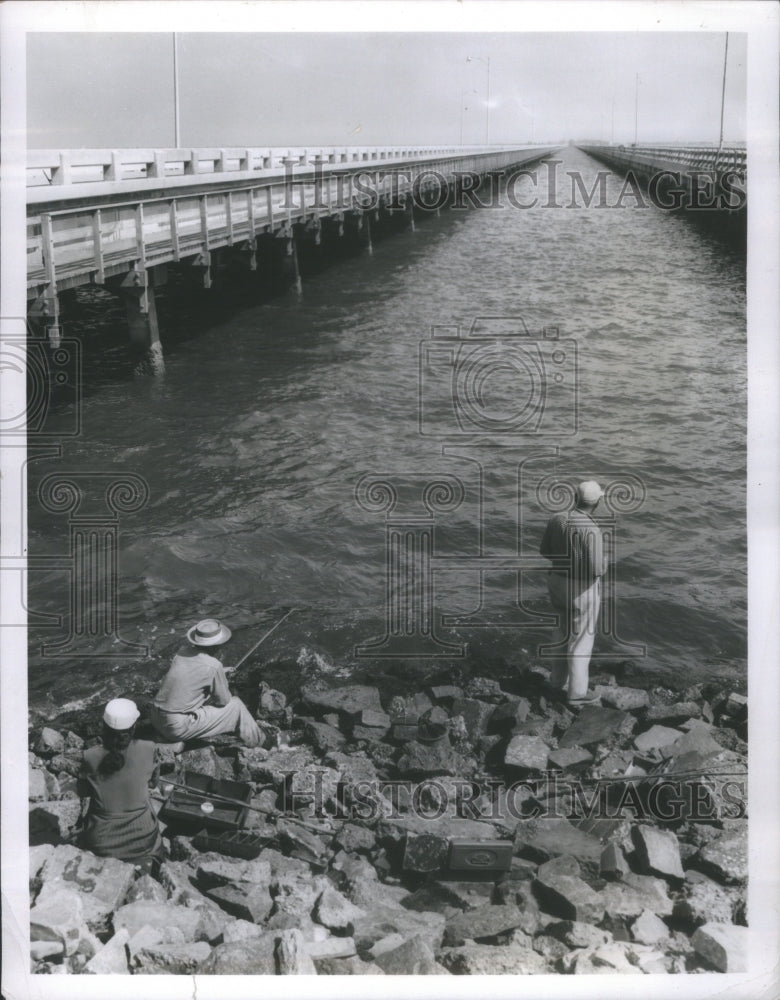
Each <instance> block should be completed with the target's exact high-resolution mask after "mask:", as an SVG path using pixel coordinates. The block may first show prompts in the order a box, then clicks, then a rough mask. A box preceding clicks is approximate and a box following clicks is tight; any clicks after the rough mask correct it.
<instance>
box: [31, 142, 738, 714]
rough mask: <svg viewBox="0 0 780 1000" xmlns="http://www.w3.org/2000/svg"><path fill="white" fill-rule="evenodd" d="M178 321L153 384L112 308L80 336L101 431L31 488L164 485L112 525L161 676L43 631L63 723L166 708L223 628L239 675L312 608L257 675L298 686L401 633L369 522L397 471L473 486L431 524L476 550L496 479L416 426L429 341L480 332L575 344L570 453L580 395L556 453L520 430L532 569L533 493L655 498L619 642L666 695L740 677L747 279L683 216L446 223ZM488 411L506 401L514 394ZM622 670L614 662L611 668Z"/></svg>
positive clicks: (45, 686)
mask: <svg viewBox="0 0 780 1000" xmlns="http://www.w3.org/2000/svg"><path fill="white" fill-rule="evenodd" d="M561 158H562V159H563V160H564V163H563V165H562V167H561V168H560V171H559V178H560V181H559V183H560V184H561V185H562V186H563V187H562V191H561V200H563V201H564V202H566V201H568V197H567V195H568V186H569V182H568V179H567V178H566V175H565V171H566V170H574V169H581V170H582V172H583V174H584V178H585V182H586V184H587V186H588V188H590V186H591V183H592V180H593V177H594V176H595V172H596V170H597V169H599V168H598V166H597V165H596V164H595V162H594V161H592V160H591V159H589V158H588V157H586V156H585V155H584V154H582V153H579V152H577V151H572V150H567V151H566V152H565V153H564V154H563V155H562V157H561ZM615 183H618V182H617V181H615ZM162 311H163V329H162V336H163V342H164V345H165V348H166V361H167V372H166V375H165V377H164V379H161V380H154V379H137V378H132V377H130V376H129V373H128V359H127V355H126V349H125V345H124V337H123V335H122V334H121V332H119V324H118V320H117V317H118V315H119V314H118V313H117V312H116V309H114V311H113V312H110V313H109V314H106V313H105V311H104V310H103V308H102V306H101V307H100V308H97V307H96V306H95V307H91V306H89V305H85V306H84V307H83V309H82V313H81V316H80V320H79V321H78V323H76V324H72V325H71V327H70V329H69V333H71V334H74V335H78V336H82V337H84V340H85V345H86V353H87V371H86V391H85V399H84V404H83V424H84V432H83V434H82V435H81V436H80V437H79V438H77V439H75V440H73V441H71V442H70V443H67V444H66V445H65V447H64V453H63V458H62V459H61V460H60V461H59V462H53V461H49V460H38V461H36V462H34V463H32V465H31V467H30V484H31V490H32V491H34V490H35V489H37V485H38V483H39V481H40V480H41V478H42V477H43V476H44V475H46V474H48V473H50V472H63V471H66V470H67V471H91V472H96V471H100V472H117V473H119V472H133V473H137V474H139V475H141V476H142V477H144V479H145V480H146V481H147V482H148V484H149V490H150V499H149V502H148V503H147V505H146V506H145V507H144V508H143V509H142V510H141V511H139V512H137V513H134V514H126V515H123V516H122V518H121V521H120V564H121V566H120V568H121V577H120V590H119V618H120V627H119V631H120V633H121V636H122V638H123V639H124V640H127V641H132V642H140V643H144V644H145V645H146V646H147V647H148V651H149V655H148V656H147V657H142V656H136V657H130V658H128V659H123V660H122V659H110V658H106V657H105V656H102V657H97V658H92V659H90V658H86V657H84V656H83V655H78V656H73V657H71V658H68V659H64V658H62V657H56V656H55V657H41V656H40V653H39V648H40V643H41V641H50V642H51V641H53V640H55V639H56V638H58V637H61V636H62V634H63V633H62V632H61V631H58V630H56V629H55V630H52V631H48V630H47V631H44V630H42V629H33V630H32V634H31V639H32V651H31V658H30V669H29V684H30V704H31V707H32V708H34V709H37V710H40V711H41V712H43V713H46V714H49V715H52V714H55V713H56V712H57V711H59V710H61V709H62V708H63V706H70V705H74V704H77V703H80V701H81V700H83V699H88V700H89V699H94V700H102V699H104V698H105V697H108V696H110V695H116V694H144V693H148V692H150V691H152V690H154V687H155V685H156V683H157V680H158V678H159V676H160V674H161V672H162V670H163V669H164V665H165V661H166V658H167V655H168V652H169V649H170V646H171V644H172V643H173V642H174V641H175V640H176V637H177V635H179V634H180V633H181V632H182V630H183V629H184V628H185V627H187V626H188V625H190V624H192V623H193V622H194V621H196V620H197V619H198V618H200V617H204V616H206V615H216V616H224V617H225V618H226V619H227V620H228V621H229V622H230V624H231V625H232V626H233V627H234V630H235V641H234V644H233V645H234V649H232V650H231V651H230V655H229V656H226V660H228V661H231V659H232V662H235V661H236V660H237V659H238V658H239V656H240V655H241V654H242V653H243V652H244V651H246V650H247V649H249V648H250V647H251V645H252V644H253V643H254V642H255V641H257V639H258V638H259V637H260V636H261V635H262V634H263V631H264V629H265V628H269V627H270V626H272V625H273V624H274V622H276V621H278V619H279V618H281V616H282V614H283V613H284V611H285V610H286V609H288V608H291V607H292V608H295V609H296V611H295V612H294V613H293V614H292V615H290V616H289V617H288V618H287V619H286V620H285V622H284V623H283V624H282V625H281V626H280V627H279V628H278V629H277V631H276V632H275V633H274V635H273V636H272V637H271V638H270V639H269V640H268V641H267V642H266V643H264V644H263V646H261V648H260V650H259V652H258V654H257V656H256V657H254V658H253V659H252V660H250V661H249V663H250V664H253V665H254V667H255V668H262V670H264V671H267V672H268V675H269V676H274V677H275V678H276V679H277V680H280V682H283V681H284V680H285V678H286V679H287V680H288V681H289V680H290V678H291V677H292V675H294V674H296V673H298V674H300V673H301V671H303V672H304V673H305V672H306V671H307V670H312V669H314V670H316V669H321V668H322V667H323V666H324V667H325V668H330V669H335V670H338V671H339V672H340V675H341V676H347V675H348V674H349V673H350V671H351V670H352V669H353V667H354V666H355V664H354V661H353V660H352V656H351V650H352V647H353V646H354V644H355V643H361V642H365V641H368V640H370V639H372V638H375V637H377V636H378V635H380V634H381V633H382V631H383V625H382V621H383V615H384V588H385V582H384V580H385V578H384V573H385V569H384V530H385V527H384V521H383V517H382V515H377V514H371V513H368V512H366V511H365V510H363V509H362V508H361V507H360V506H359V505H358V504H357V503H356V500H355V487H356V484H357V482H358V480H359V479H360V478H361V477H362V476H363V475H364V474H365V473H370V472H375V473H381V474H384V473H388V474H389V473H392V474H393V475H394V476H395V478H396V480H398V481H401V482H405V483H411V484H412V485H413V486H414V488H415V489H418V488H419V484H420V482H422V480H423V479H425V477H428V478H430V477H431V476H432V475H433V474H434V473H443V474H450V475H457V476H459V477H460V478H461V480H462V481H463V483H464V486H465V488H466V496H465V499H464V502H463V504H462V505H461V507H460V508H459V509H458V510H457V511H454V512H453V513H451V514H449V515H441V517H439V518H438V520H437V536H436V545H437V553H438V554H441V555H444V556H448V557H453V558H457V557H462V556H468V555H471V556H473V555H476V554H477V552H478V542H477V535H476V527H475V526H476V522H477V517H478V507H477V502H476V500H477V498H476V487H477V480H476V475H475V474H476V470H477V466H476V465H475V464H474V463H473V462H470V461H468V460H466V459H464V458H463V457H457V456H455V455H443V454H442V448H441V441H440V440H438V439H436V438H435V437H425V436H422V435H421V434H420V433H419V428H418V345H419V342H420V341H421V340H423V339H425V338H427V337H429V336H430V330H431V327H432V325H433V324H447V325H451V324H461V325H462V326H464V327H465V328H467V329H468V328H469V327H470V325H471V322H472V320H473V319H474V317H475V316H490V315H492V316H516V315H521V316H522V317H523V318H524V319H525V321H526V323H527V324H528V327H529V328H530V329H531V330H533V331H535V330H538V329H540V328H541V327H542V326H550V325H557V326H559V327H560V329H561V334H560V336H561V337H562V338H572V339H575V340H576V341H577V342H578V349H579V362H580V373H579V388H580V400H581V428H580V431H579V433H577V434H575V435H568V434H565V433H560V434H558V433H557V429H558V428H562V429H563V430H565V429H566V421H567V412H568V410H567V406H568V400H567V398H566V397H565V396H563V395H561V396H560V397H559V399H560V401H559V403H558V404H557V405H558V409H557V410H556V409H555V406H553V402H554V401H552V400H551V401H550V410H549V413H550V415H551V419H552V418H554V420H555V423H554V424H553V425H552V426H553V428H554V431H555V432H554V433H552V434H550V435H547V436H542V437H529V436H527V437H526V438H525V439H523V441H521V446H520V447H519V448H518V449H517V451H516V453H515V454H516V456H519V457H515V459H514V461H515V464H516V463H517V461H519V460H520V458H521V457H526V458H527V457H528V455H529V454H530V452H531V451H532V450H533V449H534V448H541V451H542V453H543V454H542V457H540V458H539V459H537V460H535V461H533V462H531V463H530V464H529V465H527V466H525V467H524V492H523V497H522V503H521V513H522V531H521V532H520V536H521V537H520V543H521V545H522V547H523V551H524V552H534V551H535V550H536V548H537V547H538V542H539V539H540V537H541V533H542V530H543V527H544V521H545V518H546V516H547V515H546V514H545V512H544V511H543V509H542V508H541V507H540V505H539V503H538V501H537V498H536V494H535V483H536V480H537V479H538V478H540V477H544V476H548V475H550V474H553V473H555V474H558V475H560V476H561V477H562V478H568V479H572V480H574V481H576V480H577V479H578V478H582V477H584V476H588V477H591V476H593V477H595V478H597V479H599V480H601V481H603V482H607V481H609V480H610V479H611V478H614V477H616V476H619V475H621V474H628V475H630V476H632V477H634V479H635V480H638V481H640V482H641V483H642V484H643V485H644V489H645V491H646V497H645V500H644V503H643V504H642V506H641V507H640V509H639V510H637V511H635V512H633V513H627V514H625V515H620V516H619V517H618V524H617V536H618V565H617V581H616V588H615V594H616V599H617V609H618V611H617V615H618V629H619V633H620V636H621V638H622V639H623V640H630V641H634V642H639V643H643V644H645V645H646V647H647V655H646V657H644V658H640V659H639V660H637V662H638V663H639V664H640V668H641V669H643V670H646V671H647V673H648V676H652V677H653V678H655V679H657V680H659V681H664V682H666V681H674V682H676V683H689V682H690V683H693V682H695V681H697V680H703V679H709V678H711V677H713V676H721V677H724V679H725V678H728V679H729V682H730V683H733V682H735V681H737V680H738V679H740V678H742V677H743V676H744V665H745V651H746V614H747V610H746V548H745V408H746V350H745V347H746V344H745V281H744V258H741V257H740V256H739V255H737V254H736V253H734V252H733V251H732V250H730V249H729V248H728V247H727V246H725V245H723V244H722V243H720V242H718V241H717V240H716V239H715V238H714V237H712V236H710V235H708V234H707V233H706V232H704V231H702V230H701V229H699V228H698V227H696V226H694V225H692V224H691V223H690V222H689V221H686V220H684V219H680V218H677V217H674V216H672V215H669V214H667V213H663V212H660V211H658V210H656V209H644V210H642V209H634V210H632V209H630V208H628V209H624V210H616V209H594V208H591V209H587V210H586V209H584V208H581V209H574V210H567V209H559V210H551V209H545V208H541V207H539V208H537V209H533V210H528V211H519V210H516V209H511V208H506V209H501V210H489V209H483V210H471V211H467V212H449V213H445V214H443V215H442V216H441V217H440V218H430V219H427V220H426V221H425V222H424V223H422V224H421V225H419V226H418V228H417V231H416V232H415V233H409V232H407V233H405V234H399V235H394V236H391V237H389V238H388V239H385V240H381V241H377V242H375V246H374V255H373V257H367V256H365V255H363V256H360V257H355V258H352V259H345V260H341V261H339V262H337V263H335V264H334V265H333V266H332V267H330V268H328V269H326V270H324V271H321V272H320V273H318V274H316V275H314V276H312V277H310V278H309V279H307V280H306V281H305V286H304V297H303V300H302V301H300V302H298V301H297V300H296V299H295V297H294V296H293V295H283V296H277V297H274V298H272V299H266V300H265V301H258V300H257V299H256V300H255V301H254V302H253V301H251V299H249V300H247V301H245V302H241V303H239V304H238V305H236V306H235V307H234V308H232V309H227V310H224V309H222V308H221V307H220V308H214V309H212V311H211V312H210V313H209V312H206V313H204V306H203V304H202V302H201V300H200V299H195V300H193V301H192V303H191V304H190V305H187V304H182V303H181V301H179V303H178V304H177V307H176V311H175V312H174V313H170V314H166V313H165V309H164V306H163V307H162ZM569 374H570V372H569V371H568V370H567V376H568V375H569ZM502 378H503V379H504V384H503V386H502V384H501V381H502ZM486 391H487V392H488V393H493V397H492V402H493V403H495V405H496V406H497V407H498V408H500V407H504V408H506V407H510V408H511V406H512V395H511V394H512V392H513V391H514V383H511V382H507V381H506V376H505V375H503V376H502V375H499V376H497V377H496V378H495V379H493V381H492V383H491V384H490V385H489V386H488V387H487V389H486ZM488 402H490V400H489V401H488ZM61 410H62V412H58V413H57V414H56V419H57V420H61V421H62V422H63V425H64V423H65V422H66V421H67V419H68V418H69V414H68V412H67V410H68V408H67V406H65V405H64V404H62V407H61ZM439 416H440V417H441V414H439ZM439 426H442V425H440V424H438V423H435V424H434V429H436V428H437V427H439ZM497 440H503V439H501V438H497ZM554 445H557V448H558V454H557V456H555V455H553V454H552V452H551V446H554ZM481 461H482V463H483V466H484V470H485V488H486V503H485V511H484V518H485V537H484V545H485V547H484V549H483V552H484V553H485V554H501V553H504V554H511V553H512V551H513V549H514V547H515V545H516V543H517V536H518V529H517V526H516V525H517V506H518V502H517V476H516V471H515V470H514V469H513V467H512V466H511V465H507V464H506V463H505V464H503V465H502V464H501V458H500V454H499V453H498V452H497V451H496V450H495V449H492V450H491V449H485V450H484V451H483V453H482V455H481ZM526 476H527V479H526ZM415 484H417V485H415ZM526 487H527V488H526ZM416 496H417V495H416V494H415V496H414V497H412V496H411V494H409V495H407V493H404V494H403V496H402V503H406V502H407V501H408V503H409V506H406V507H404V508H403V513H407V512H412V507H413V506H414V505H415V504H416V505H417V506H416V509H415V510H414V511H413V512H414V513H415V514H423V513H424V512H425V511H424V508H423V507H422V505H421V504H419V500H418V499H416ZM31 497H32V499H31V502H30V513H29V521H30V551H31V553H33V554H58V555H62V554H64V553H65V552H66V551H67V544H68V542H67V525H66V518H65V517H63V516H55V515H51V514H44V513H43V512H42V511H41V509H40V507H39V505H38V504H37V502H36V500H35V494H34V492H31ZM400 512H401V509H400V507H399V513H400ZM448 567H449V568H447V569H446V570H445V571H443V572H441V573H438V574H437V577H436V582H437V590H438V604H439V606H440V608H441V609H442V610H444V611H446V612H448V613H454V614H461V615H463V614H468V613H470V612H473V611H474V609H475V608H476V607H477V605H478V596H477V593H478V591H477V587H478V581H479V577H478V574H477V573H476V571H475V570H474V568H473V566H472V568H468V567H465V566H463V565H461V566H456V565H455V564H454V563H450V564H448ZM514 586H515V583H514V578H513V577H512V575H511V574H504V575H501V574H496V575H495V576H493V577H490V578H487V579H486V587H487V588H488V590H489V592H490V596H491V598H492V599H494V600H495V602H496V603H497V604H500V605H501V606H502V608H503V610H500V614H501V615H502V620H503V621H504V622H510V621H511V620H512V618H513V616H514V617H515V618H516V617H517V609H516V608H515V609H514V611H513V609H512V602H513V599H514V590H513V588H514ZM523 603H524V605H525V606H526V607H527V608H529V609H531V610H536V611H543V610H545V609H546V607H547V604H546V597H545V586H544V574H543V573H542V572H540V571H535V572H529V573H524V574H523ZM30 605H31V607H33V608H34V609H35V610H36V611H45V612H49V613H58V614H61V613H63V612H66V611H67V586H66V580H65V577H64V575H63V573H62V572H60V571H55V570H52V571H48V572H36V573H33V574H31V576H30ZM456 633H457V634H456ZM441 635H442V637H443V638H445V639H448V640H451V641H452V640H454V639H459V641H461V642H463V643H466V644H467V647H468V649H467V656H466V661H465V662H466V664H467V666H468V668H469V669H474V670H477V671H478V670H479V668H480V665H481V666H482V667H483V668H485V667H486V665H489V664H492V665H495V664H496V663H499V664H504V665H508V667H509V668H511V665H512V664H516V663H518V662H521V661H523V662H527V661H528V660H529V659H530V661H533V660H534V659H535V657H536V652H535V651H536V646H537V644H538V642H539V641H540V638H542V639H544V638H546V633H545V632H541V633H539V632H536V631H533V630H530V629H527V628H514V629H512V628H507V627H498V626H496V625H494V627H492V628H481V629H474V628H471V629H470V628H467V627H462V628H459V629H457V630H456V631H455V632H453V631H452V630H449V631H448V630H446V629H443V630H442V632H441ZM116 649H117V647H115V646H114V647H111V645H110V643H109V644H108V649H106V648H104V649H102V650H101V652H107V651H113V652H116ZM611 649H613V650H614V643H610V642H609V641H601V642H599V643H598V644H597V654H598V653H599V652H601V653H602V654H605V653H609V652H610V650H611ZM313 663H314V664H315V666H314V667H312V664H313ZM317 664H319V667H317ZM329 665H330V666H329ZM442 665H443V668H444V670H445V671H446V670H447V669H448V661H446V660H445V661H442V664H440V666H442ZM359 666H360V667H361V669H362V670H363V671H364V673H365V672H367V673H368V674H369V675H372V674H373V675H376V676H379V674H382V675H383V676H386V677H387V676H391V675H392V674H393V672H394V671H395V672H396V674H403V671H404V669H405V666H404V664H403V663H401V662H396V661H392V660H373V661H361V663H360V664H359ZM407 666H408V665H407ZM436 666H437V663H436V661H429V662H428V663H427V666H426V669H427V670H433V669H435V668H436ZM724 682H725V680H724Z"/></svg>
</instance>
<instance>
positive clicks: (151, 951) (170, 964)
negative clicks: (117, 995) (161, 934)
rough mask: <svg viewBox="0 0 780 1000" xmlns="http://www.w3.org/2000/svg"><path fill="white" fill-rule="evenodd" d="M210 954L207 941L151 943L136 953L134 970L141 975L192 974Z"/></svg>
mask: <svg viewBox="0 0 780 1000" xmlns="http://www.w3.org/2000/svg"><path fill="white" fill-rule="evenodd" d="M210 954H211V946H210V945H208V944H207V943H206V942H205V941H197V942H188V943H185V944H159V945H151V946H149V947H147V948H141V949H140V950H138V951H136V952H135V953H134V955H133V971H134V972H136V973H140V974H141V975H153V974H159V973H165V974H167V975H171V976H191V975H194V974H195V973H196V972H197V971H198V969H199V967H200V965H201V963H202V962H204V961H205V960H206V959H207V958H208V957H209V955H210Z"/></svg>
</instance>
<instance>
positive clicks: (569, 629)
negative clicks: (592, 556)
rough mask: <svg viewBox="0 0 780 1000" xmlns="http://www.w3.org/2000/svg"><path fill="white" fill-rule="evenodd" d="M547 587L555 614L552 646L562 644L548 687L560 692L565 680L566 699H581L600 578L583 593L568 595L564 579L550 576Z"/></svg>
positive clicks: (585, 690)
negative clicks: (567, 693) (566, 685)
mask: <svg viewBox="0 0 780 1000" xmlns="http://www.w3.org/2000/svg"><path fill="white" fill-rule="evenodd" d="M547 587H548V590H549V592H550V601H551V603H552V606H553V608H554V609H555V610H556V611H557V612H558V624H557V626H556V627H555V628H554V629H553V642H554V643H555V644H556V645H557V644H558V643H560V644H561V645H563V644H564V643H565V644H566V656H565V657H563V656H561V657H559V658H557V659H556V660H555V662H554V664H553V668H552V672H551V676H550V683H551V684H552V685H553V687H560V688H562V687H563V686H564V685H565V684H566V682H567V679H568V686H569V688H568V692H569V698H584V697H585V695H586V694H587V693H588V668H589V666H590V655H591V653H592V652H593V641H594V639H595V638H596V625H597V623H598V620H599V609H600V607H601V578H600V577H596V579H595V580H594V581H593V583H592V584H591V585H590V587H588V588H587V590H583V591H581V592H580V593H579V594H577V595H572V594H570V593H569V579H568V577H567V576H564V575H563V574H562V573H552V572H551V573H549V574H548V576H547Z"/></svg>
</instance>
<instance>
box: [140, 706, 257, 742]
mask: <svg viewBox="0 0 780 1000" xmlns="http://www.w3.org/2000/svg"><path fill="white" fill-rule="evenodd" d="M150 714H151V719H152V725H153V726H154V728H155V729H156V730H157V732H158V733H159V734H160V735H161V736H162V737H164V738H165V739H167V740H171V741H175V740H194V739H204V738H205V737H208V736H219V735H221V734H222V733H235V732H237V733H238V735H239V736H240V737H241V739H242V740H243V742H244V743H246V745H247V746H249V747H256V746H258V745H259V744H260V743H261V742H262V734H261V732H260V728H259V726H258V725H257V723H256V722H255V720H254V719H253V718H252V716H251V714H250V712H249V709H248V708H247V707H246V705H245V704H244V703H243V701H241V699H240V698H236V697H235V696H233V697H232V698H231V699H230V701H229V702H228V703H227V705H222V706H219V707H218V706H217V705H204V706H203V708H199V709H198V710H197V711H195V712H164V711H163V710H162V709H160V708H157V706H156V705H152V708H151V713H150Z"/></svg>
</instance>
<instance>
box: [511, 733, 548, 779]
mask: <svg viewBox="0 0 780 1000" xmlns="http://www.w3.org/2000/svg"><path fill="white" fill-rule="evenodd" d="M549 753H550V748H549V746H548V745H547V744H546V743H545V742H544V740H542V739H540V738H539V737H538V736H513V737H512V739H511V740H510V741H509V746H508V747H507V748H506V751H505V752H504V764H505V765H506V766H507V767H511V768H517V769H519V770H523V771H543V770H544V769H545V768H546V767H547V757H548V755H549Z"/></svg>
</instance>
